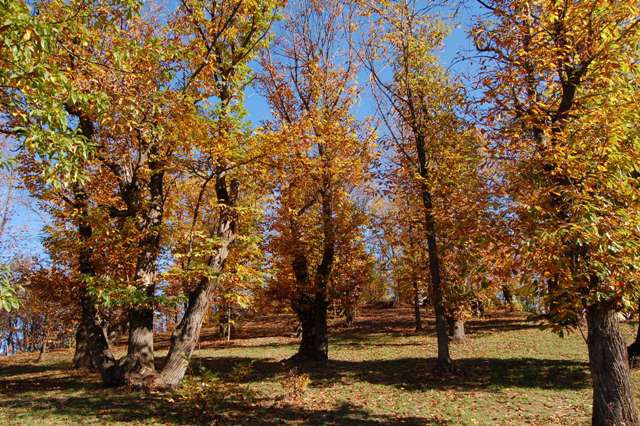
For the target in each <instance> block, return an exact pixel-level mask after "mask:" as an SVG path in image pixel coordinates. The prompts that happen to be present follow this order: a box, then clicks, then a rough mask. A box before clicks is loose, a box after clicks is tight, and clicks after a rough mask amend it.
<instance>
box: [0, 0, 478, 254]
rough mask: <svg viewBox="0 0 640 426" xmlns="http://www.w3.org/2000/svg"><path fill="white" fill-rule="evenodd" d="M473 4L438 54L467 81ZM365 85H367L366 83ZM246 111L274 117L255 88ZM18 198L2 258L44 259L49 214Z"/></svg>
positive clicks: (365, 109)
mask: <svg viewBox="0 0 640 426" xmlns="http://www.w3.org/2000/svg"><path fill="white" fill-rule="evenodd" d="M171 4H175V3H174V2H173V1H172V0H169V2H168V3H167V5H168V6H167V7H168V8H170V7H171ZM469 4H470V5H469V6H465V7H462V8H461V9H460V10H459V14H458V16H457V17H456V24H455V26H454V27H453V29H452V32H451V34H450V35H449V36H448V37H447V39H446V40H445V45H444V48H443V49H442V50H441V51H439V52H437V53H438V56H439V57H440V58H441V63H442V64H443V65H444V66H445V67H451V68H450V70H451V72H452V74H453V75H456V76H460V77H461V78H463V79H468V78H469V77H472V76H471V75H469V74H470V73H473V69H474V67H473V65H471V64H470V63H468V62H458V61H456V60H457V58H458V57H459V55H460V54H461V53H463V54H469V52H471V51H472V50H473V44H472V43H471V41H470V40H469V39H468V37H467V32H468V29H469V25H470V22H471V20H472V18H473V15H475V14H477V13H478V12H479V10H478V9H477V7H476V6H475V2H474V3H469ZM363 83H366V81H365V82H363ZM373 105H374V102H373V100H372V98H371V96H370V95H367V93H366V90H364V91H363V95H362V96H361V99H360V100H359V102H358V103H357V104H356V106H355V107H354V110H353V113H354V115H355V116H356V117H357V118H360V119H362V118H365V117H366V116H368V115H370V114H372V113H373V112H374V107H373ZM246 108H247V111H248V119H249V120H250V121H251V122H252V123H253V125H254V126H255V125H259V124H260V123H261V122H262V121H264V120H267V119H269V118H270V117H271V112H270V109H269V106H268V104H267V102H266V100H265V99H264V97H263V96H262V95H261V94H259V93H258V92H257V91H256V90H255V89H254V88H249V89H248V90H247V93H246ZM18 196H19V197H21V198H22V199H23V202H21V203H16V204H15V205H14V210H13V214H12V217H11V221H10V223H9V228H10V232H13V233H14V234H18V235H19V243H18V244H17V246H14V248H5V253H3V254H2V257H4V258H10V257H13V255H14V254H20V253H21V254H24V255H29V256H42V255H44V250H43V247H42V240H43V233H42V229H43V226H44V225H45V223H46V214H44V213H37V212H36V211H34V210H35V209H36V203H35V201H34V200H29V199H28V194H26V193H25V192H24V191H22V192H21V193H18ZM25 204H29V205H30V207H27V206H25Z"/></svg>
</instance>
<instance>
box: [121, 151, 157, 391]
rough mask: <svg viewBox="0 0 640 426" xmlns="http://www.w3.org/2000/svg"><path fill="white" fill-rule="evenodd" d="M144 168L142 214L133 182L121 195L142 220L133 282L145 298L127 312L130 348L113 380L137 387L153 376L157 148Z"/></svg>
mask: <svg viewBox="0 0 640 426" xmlns="http://www.w3.org/2000/svg"><path fill="white" fill-rule="evenodd" d="M148 155H149V158H148V160H147V164H148V166H149V170H150V175H151V176H150V177H149V182H148V183H147V187H148V190H149V201H148V202H147V203H145V204H146V209H145V211H144V213H143V214H142V212H141V211H139V205H140V202H141V193H140V191H139V187H138V184H137V182H136V181H135V180H132V181H131V182H130V183H129V186H128V188H132V189H133V192H129V193H126V194H124V195H125V201H126V202H127V203H128V204H127V206H128V208H129V212H128V213H129V214H130V215H133V216H140V215H142V216H143V219H142V223H143V224H142V227H141V230H142V232H144V236H143V237H142V239H141V240H140V242H139V243H138V248H139V250H140V252H139V255H138V259H137V262H136V272H135V276H134V279H135V282H136V285H137V286H139V288H140V290H141V291H143V292H144V293H145V295H146V302H145V303H142V304H139V305H135V306H132V307H130V308H129V312H128V319H129V344H128V345H127V355H126V356H125V357H124V358H123V359H121V360H120V361H119V362H118V366H117V369H116V371H114V374H113V378H114V379H115V383H117V384H124V383H130V384H134V385H137V384H139V383H136V382H138V381H140V380H146V377H149V376H156V371H155V360H154V354H153V316H154V307H153V302H152V299H153V297H154V293H155V280H156V272H157V271H156V269H157V260H158V256H159V255H160V243H161V236H162V230H161V228H162V222H163V213H164V164H163V162H162V161H161V160H160V159H159V158H158V156H159V153H158V147H157V146H155V145H152V146H151V147H150V148H149V154H148Z"/></svg>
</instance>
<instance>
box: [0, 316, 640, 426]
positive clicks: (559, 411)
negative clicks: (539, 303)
mask: <svg viewBox="0 0 640 426" xmlns="http://www.w3.org/2000/svg"><path fill="white" fill-rule="evenodd" d="M385 315H387V316H389V315H391V316H392V317H393V318H394V321H395V320H397V321H396V322H395V323H394V325H393V326H392V327H386V328H385V324H387V323H388V320H389V318H388V317H387V316H385ZM432 328H433V327H432V326H431V327H430V328H429V329H430V330H431V329H432ZM623 329H624V332H625V333H626V334H627V337H628V338H629V339H630V338H631V336H632V335H633V333H634V332H635V325H631V324H629V325H626V324H625V325H624V326H623ZM205 343H211V342H205ZM211 344H213V343H211ZM435 345H436V342H435V338H434V336H433V335H432V334H430V333H429V332H426V333H422V334H416V333H414V332H412V331H411V322H410V311H408V310H394V311H386V312H383V313H382V314H381V313H379V312H369V313H368V315H367V316H365V317H363V321H361V322H360V323H358V324H357V326H356V328H355V329H350V330H341V329H338V330H337V331H336V332H334V333H333V335H332V338H331V342H330V358H331V361H330V362H329V363H328V364H327V365H326V366H306V367H304V368H301V369H299V370H294V369H293V368H294V367H293V366H292V365H290V364H288V363H285V362H282V361H283V360H284V359H286V358H288V357H289V356H291V355H292V354H293V353H295V350H296V340H295V339H293V338H288V337H287V338H284V337H262V338H259V339H244V340H239V341H234V342H231V344H230V345H228V346H225V345H223V344H216V345H215V346H212V347H209V348H207V349H201V350H199V351H198V352H196V355H195V357H194V360H193V363H192V368H191V374H192V380H190V381H189V383H190V385H189V386H205V387H204V388H202V389H207V392H206V393H204V394H202V395H205V398H208V399H210V401H202V400H201V399H202V395H200V397H199V398H200V399H198V398H195V397H191V396H192V395H193V394H194V392H195V391H193V390H192V389H183V390H182V391H181V392H177V393H160V394H147V395H145V394H141V393H127V392H125V391H123V390H113V389H102V387H101V386H100V383H99V379H98V378H97V377H96V376H95V375H87V374H86V373H80V372H74V371H72V370H69V369H68V367H69V359H70V357H71V353H68V352H56V353H52V354H49V355H48V358H47V360H46V361H45V362H44V363H42V364H41V365H36V364H33V363H32V362H31V361H29V359H32V358H34V357H33V356H30V355H29V356H27V355H25V356H22V357H16V358H15V359H7V360H5V361H3V362H2V364H0V366H1V368H0V392H1V396H0V424H33V425H36V424H37V425H42V424H46V425H48V424H51V425H58V424H60V425H62V424H64V425H67V424H107V423H108V424H126V423H134V424H197V423H204V424H233V425H235V424H246V425H254V424H336V425H343V424H364V425H369V424H407V425H408V424H412V425H426V424H451V425H474V424H482V425H501V424H504V425H526V424H531V425H547V424H556V425H574V424H587V423H588V422H589V419H590V410H591V407H590V405H591V385H590V379H589V371H588V364H587V359H586V345H585V343H584V341H583V338H582V336H581V335H580V334H579V333H577V334H571V335H569V336H568V337H565V338H560V337H558V336H556V335H554V334H553V333H551V332H550V331H543V330H539V329H537V328H534V327H530V326H529V324H527V323H525V322H524V321H522V320H520V319H518V318H513V317H511V318H501V319H497V320H496V319H491V320H487V321H481V322H475V323H474V324H471V326H470V333H469V336H468V340H467V341H466V342H464V343H462V344H454V345H452V355H453V357H454V358H455V360H456V366H457V368H458V374H457V375H455V376H451V377H438V376H434V375H433V374H432V371H431V370H432V367H433V357H435V355H436V352H435V347H436V346H435ZM203 346H207V345H206V344H204V345H203ZM209 346H211V345H209ZM160 353H162V352H161V351H160ZM25 358H26V360H25ZM292 370H293V372H292ZM298 373H299V374H306V375H308V376H309V379H310V382H309V384H308V386H306V385H305V389H304V392H302V397H300V398H295V399H292V398H290V397H288V396H287V392H285V389H283V383H285V384H286V383H288V382H287V381H286V380H288V379H287V378H288V377H289V378H290V377H294V378H295V377H296V376H295V374H298ZM202 374H204V375H205V377H206V378H200V377H199V376H200V375H202ZM633 379H634V382H635V381H637V380H638V379H640V375H639V373H637V372H634V373H633ZM303 382H304V381H303ZM304 383H306V382H304ZM202 389H201V390H202ZM634 389H635V392H636V396H637V397H640V387H638V386H637V385H634Z"/></svg>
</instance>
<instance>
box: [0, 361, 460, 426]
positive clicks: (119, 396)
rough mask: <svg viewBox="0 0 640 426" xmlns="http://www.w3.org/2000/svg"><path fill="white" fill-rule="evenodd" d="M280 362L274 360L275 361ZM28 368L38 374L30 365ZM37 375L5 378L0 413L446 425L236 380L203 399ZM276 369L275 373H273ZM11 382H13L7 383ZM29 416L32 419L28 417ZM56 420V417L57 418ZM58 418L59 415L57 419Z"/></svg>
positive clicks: (75, 419) (79, 418)
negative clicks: (313, 403) (296, 398)
mask: <svg viewBox="0 0 640 426" xmlns="http://www.w3.org/2000/svg"><path fill="white" fill-rule="evenodd" d="M218 361H221V362H220V363H218V364H217V367H219V368H233V367H234V366H235V365H240V364H242V363H243V362H246V359H224V358H221V359H219V360H218ZM274 365H275V363H274ZM20 367H25V369H24V371H30V372H33V369H29V368H28V367H30V366H28V365H25V366H16V369H19V368H20ZM42 367H43V368H42V369H41V370H39V372H40V373H45V374H54V373H55V374H56V376H54V377H49V376H37V375H34V376H33V377H30V378H27V379H22V380H20V381H17V380H16V381H13V380H11V379H4V380H0V385H1V386H2V390H3V392H2V397H1V398H0V411H5V410H6V411H7V412H13V413H21V416H22V417H21V418H25V416H34V417H33V418H34V419H37V420H38V421H46V419H47V416H54V415H59V416H64V420H65V421H67V422H70V423H78V424H82V423H85V422H87V423H94V422H95V421H96V420H97V421H99V422H104V423H111V422H144V423H145V424H146V423H149V422H151V423H156V422H157V423H162V424H164V423H171V424H177V425H191V424H216V425H256V424H259V425H282V424H284V423H293V424H309V425H384V424H394V425H406V426H409V425H416V426H417V425H424V424H432V425H444V424H448V423H447V422H445V421H443V420H442V419H440V418H424V417H398V416H394V415H388V416H387V415H377V414H373V413H371V412H369V411H367V410H366V409H364V408H363V407H359V406H356V405H352V404H350V403H346V402H345V403H343V404H341V405H339V406H337V407H335V408H333V409H312V408H303V407H301V406H299V405H294V404H291V403H288V402H287V401H284V400H278V399H277V398H276V397H277V395H275V396H274V397H273V398H264V397H259V396H257V395H255V394H253V393H252V392H249V391H247V388H246V386H242V385H239V384H237V383H229V384H222V385H220V387H219V390H217V391H216V393H215V394H209V398H208V399H207V400H206V401H205V402H203V401H202V400H200V399H197V398H195V399H189V398H180V397H178V396H177V395H176V394H173V393H171V392H167V393H154V394H144V393H140V392H127V391H126V390H123V389H104V388H101V387H100V384H99V381H98V380H97V377H94V375H90V376H87V375H70V376H63V377H60V376H59V374H60V373H61V370H59V369H57V368H56V367H55V366H49V368H50V371H47V370H46V366H42ZM271 373H275V371H273V370H272V371H271ZM7 385H9V386H7ZM27 418H28V417H27ZM52 420H53V419H52ZM58 420H59V419H58Z"/></svg>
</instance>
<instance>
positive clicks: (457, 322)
mask: <svg viewBox="0 0 640 426" xmlns="http://www.w3.org/2000/svg"><path fill="white" fill-rule="evenodd" d="M466 338H467V335H466V334H465V332H464V321H463V320H461V319H454V320H453V327H452V330H451V339H452V340H453V341H454V342H463V341H464V340H465V339H466Z"/></svg>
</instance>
